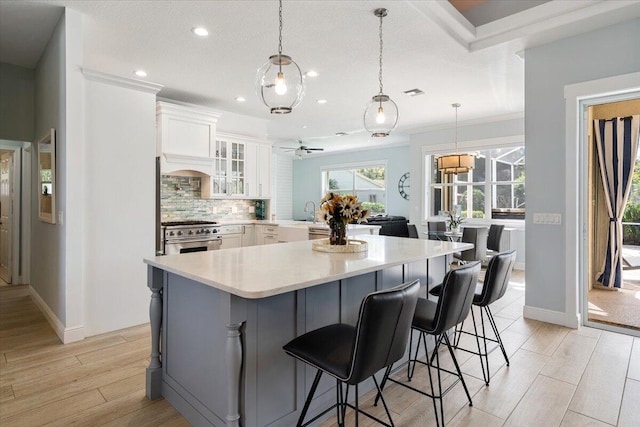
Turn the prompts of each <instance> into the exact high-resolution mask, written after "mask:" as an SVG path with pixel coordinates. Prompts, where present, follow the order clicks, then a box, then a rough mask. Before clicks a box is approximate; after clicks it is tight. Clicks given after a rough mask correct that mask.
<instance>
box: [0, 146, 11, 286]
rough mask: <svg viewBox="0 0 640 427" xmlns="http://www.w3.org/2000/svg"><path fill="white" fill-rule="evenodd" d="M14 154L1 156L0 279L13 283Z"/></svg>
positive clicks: (5, 152)
mask: <svg viewBox="0 0 640 427" xmlns="http://www.w3.org/2000/svg"><path fill="white" fill-rule="evenodd" d="M12 176H13V152H12V151H3V152H2V155H1V156H0V277H1V278H2V280H4V281H5V282H7V283H11V260H12V254H11V249H12V246H13V245H12V243H11V237H12V236H11V229H12V223H13V216H12V212H13V180H12Z"/></svg>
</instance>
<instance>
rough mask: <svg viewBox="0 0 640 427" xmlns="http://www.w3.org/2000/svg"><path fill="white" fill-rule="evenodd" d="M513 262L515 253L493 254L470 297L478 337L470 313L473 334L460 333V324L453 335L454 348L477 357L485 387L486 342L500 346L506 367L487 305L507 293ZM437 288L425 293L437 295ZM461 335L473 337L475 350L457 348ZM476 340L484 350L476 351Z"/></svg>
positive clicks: (500, 342) (438, 289)
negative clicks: (475, 309) (490, 334)
mask: <svg viewBox="0 0 640 427" xmlns="http://www.w3.org/2000/svg"><path fill="white" fill-rule="evenodd" d="M515 262H516V250H515V249H513V250H511V251H508V252H503V253H501V254H498V255H495V256H494V257H493V258H491V260H490V261H489V265H488V266H487V271H486V273H485V276H484V282H483V284H482V287H476V291H475V294H474V296H473V305H475V306H477V307H479V310H480V325H481V327H482V334H478V325H477V323H476V317H475V314H474V313H473V310H471V318H472V320H473V331H474V333H471V332H467V331H463V330H462V328H463V326H464V322H463V323H462V325H461V326H460V329H459V330H457V331H456V332H457V333H458V338H457V340H455V343H456V345H455V348H456V349H458V350H462V351H466V352H467V353H472V354H475V355H477V356H480V366H481V368H482V377H483V378H484V383H485V384H486V385H489V380H490V372H489V352H488V351H487V341H492V342H495V343H497V344H498V345H499V346H500V350H502V355H503V356H504V360H505V362H506V363H507V366H509V357H508V356H507V352H506V350H505V349H504V345H503V343H502V339H501V338H500V332H498V327H497V326H496V321H495V320H494V318H493V313H491V308H489V305H490V304H492V303H494V302H495V301H497V300H499V299H500V298H502V297H503V296H504V294H505V292H506V291H507V288H508V286H509V279H510V278H511V272H512V271H513V266H514V264H515ZM441 289H442V287H441V285H438V286H434V287H433V289H431V290H430V291H429V293H430V294H431V295H435V296H439V295H440V293H441ZM484 314H486V316H487V319H489V324H490V325H491V329H492V330H493V334H494V336H495V338H488V337H487V334H486V331H485V326H484ZM462 334H467V335H473V336H475V337H476V343H477V345H478V351H477V352H476V351H473V350H468V349H464V348H461V347H460V346H459V344H460V337H461V336H462ZM480 338H482V341H483V343H484V351H482V349H481V348H480Z"/></svg>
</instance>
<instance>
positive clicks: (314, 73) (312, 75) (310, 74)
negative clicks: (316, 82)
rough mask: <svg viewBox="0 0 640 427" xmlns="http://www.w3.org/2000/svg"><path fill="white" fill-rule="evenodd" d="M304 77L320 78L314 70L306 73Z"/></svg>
mask: <svg viewBox="0 0 640 427" xmlns="http://www.w3.org/2000/svg"><path fill="white" fill-rule="evenodd" d="M304 75H305V76H307V77H318V72H317V71H314V70H309V71H307V72H306V73H304Z"/></svg>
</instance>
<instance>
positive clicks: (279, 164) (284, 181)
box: [271, 153, 293, 219]
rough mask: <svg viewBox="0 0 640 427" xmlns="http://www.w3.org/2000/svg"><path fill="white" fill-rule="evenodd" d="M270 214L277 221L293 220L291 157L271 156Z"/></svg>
mask: <svg viewBox="0 0 640 427" xmlns="http://www.w3.org/2000/svg"><path fill="white" fill-rule="evenodd" d="M271 167H272V170H271V178H272V183H271V188H273V191H272V198H271V203H272V205H271V213H274V214H275V215H276V218H277V219H293V157H291V156H284V155H282V154H275V153H274V154H273V155H272V156H271Z"/></svg>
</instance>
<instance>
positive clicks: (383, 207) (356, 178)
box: [322, 164, 387, 215]
mask: <svg viewBox="0 0 640 427" xmlns="http://www.w3.org/2000/svg"><path fill="white" fill-rule="evenodd" d="M328 191H333V192H336V193H338V194H355V195H356V196H358V199H359V200H360V202H362V206H363V207H364V208H366V209H369V212H370V213H371V215H377V214H380V213H385V212H386V211H387V189H386V166H385V165H384V164H371V165H358V166H349V167H335V168H333V167H332V168H331V169H325V170H323V171H322V194H323V195H324V194H326V193H327V192H328Z"/></svg>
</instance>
